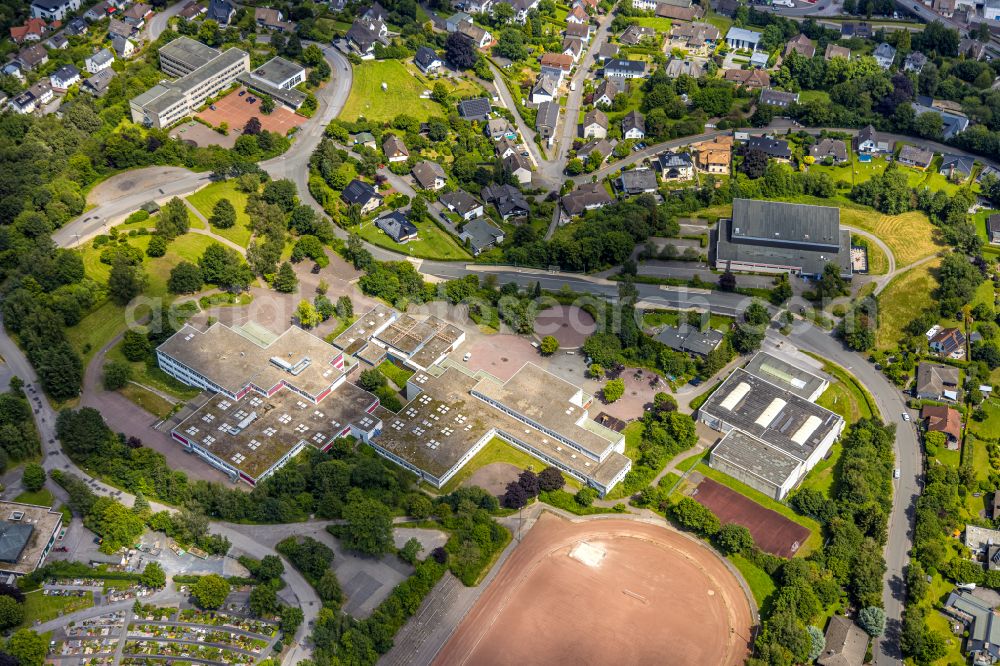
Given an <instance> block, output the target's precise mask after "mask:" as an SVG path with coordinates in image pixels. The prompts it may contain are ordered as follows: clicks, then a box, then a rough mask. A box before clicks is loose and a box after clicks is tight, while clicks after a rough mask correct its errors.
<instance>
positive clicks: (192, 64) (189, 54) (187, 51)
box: [159, 37, 220, 70]
mask: <svg viewBox="0 0 1000 666" xmlns="http://www.w3.org/2000/svg"><path fill="white" fill-rule="evenodd" d="M219 53H220V51H219V50H218V49H215V48H212V47H211V46H207V45H205V44H202V43H201V42H198V41H195V40H193V39H191V38H190V37H178V38H177V39H174V40H171V41H169V42H167V43H166V44H164V45H163V46H161V47H160V50H159V54H160V56H161V57H164V56H165V57H167V58H169V59H171V60H177V61H178V62H180V63H182V64H183V65H185V66H187V67H188V68H190V69H192V70H194V69H198V68H199V67H201V66H202V65H204V64H206V63H208V62H210V61H211V60H214V59H215V58H218V57H219Z"/></svg>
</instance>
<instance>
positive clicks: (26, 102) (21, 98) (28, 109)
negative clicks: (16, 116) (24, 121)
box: [7, 90, 39, 114]
mask: <svg viewBox="0 0 1000 666" xmlns="http://www.w3.org/2000/svg"><path fill="white" fill-rule="evenodd" d="M7 106H8V107H10V109H11V110H12V111H14V113H21V114H28V113H34V112H35V109H37V108H38V106H39V104H38V99H37V98H36V97H35V95H34V94H33V93H32V92H31V91H30V90H25V91H24V92H22V93H20V94H19V95H15V96H14V97H13V98H11V100H10V101H9V102H8V103H7Z"/></svg>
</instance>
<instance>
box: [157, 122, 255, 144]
mask: <svg viewBox="0 0 1000 666" xmlns="http://www.w3.org/2000/svg"><path fill="white" fill-rule="evenodd" d="M238 136H239V133H238V132H234V131H230V132H229V134H219V133H218V132H216V131H215V130H214V129H212V128H211V127H205V126H204V125H202V124H201V123H196V122H195V121H193V120H191V121H188V122H186V123H182V124H180V125H178V126H176V127H174V128H173V129H172V130H170V137H171V138H173V139H178V140H180V141H192V142H194V144H195V145H196V146H198V147H200V148H204V147H205V146H221V147H223V148H232V147H233V146H235V145H236V137H238Z"/></svg>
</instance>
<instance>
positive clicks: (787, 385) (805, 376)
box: [743, 352, 829, 400]
mask: <svg viewBox="0 0 1000 666" xmlns="http://www.w3.org/2000/svg"><path fill="white" fill-rule="evenodd" d="M743 367H744V369H745V370H746V371H747V372H749V373H750V374H753V375H757V376H758V377H760V378H761V379H763V380H765V381H768V382H770V383H772V384H774V385H775V386H777V387H779V388H782V389H784V390H786V391H789V392H791V393H794V394H795V395H797V396H799V397H800V398H805V399H806V400H809V398H810V396H812V395H813V394H814V393H816V391H818V390H821V389H822V388H824V387H825V386H826V385H827V384H829V381H827V380H826V379H824V378H823V377H820V376H818V375H815V374H813V373H811V372H809V371H808V370H804V369H803V368H801V367H799V366H796V365H792V364H791V363H789V362H788V361H786V360H784V359H782V358H779V357H777V356H774V355H773V354H768V353H767V352H757V353H756V354H754V357H753V358H752V359H750V362H749V363H747V364H746V365H745V366H743Z"/></svg>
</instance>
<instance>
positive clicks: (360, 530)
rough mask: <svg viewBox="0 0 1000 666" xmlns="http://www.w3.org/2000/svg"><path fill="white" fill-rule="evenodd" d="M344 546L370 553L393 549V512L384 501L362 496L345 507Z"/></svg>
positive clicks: (380, 553)
mask: <svg viewBox="0 0 1000 666" xmlns="http://www.w3.org/2000/svg"><path fill="white" fill-rule="evenodd" d="M344 520H346V521H347V524H346V525H344V529H343V544H344V547H346V548H348V549H350V550H356V551H359V552H362V553H366V554H368V555H382V554H383V553H388V552H389V551H390V550H392V514H391V513H390V512H389V509H388V507H386V506H385V505H384V504H382V502H379V501H378V500H376V499H371V498H368V497H362V498H360V499H357V500H355V501H353V502H348V504H347V506H345V507H344Z"/></svg>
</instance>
